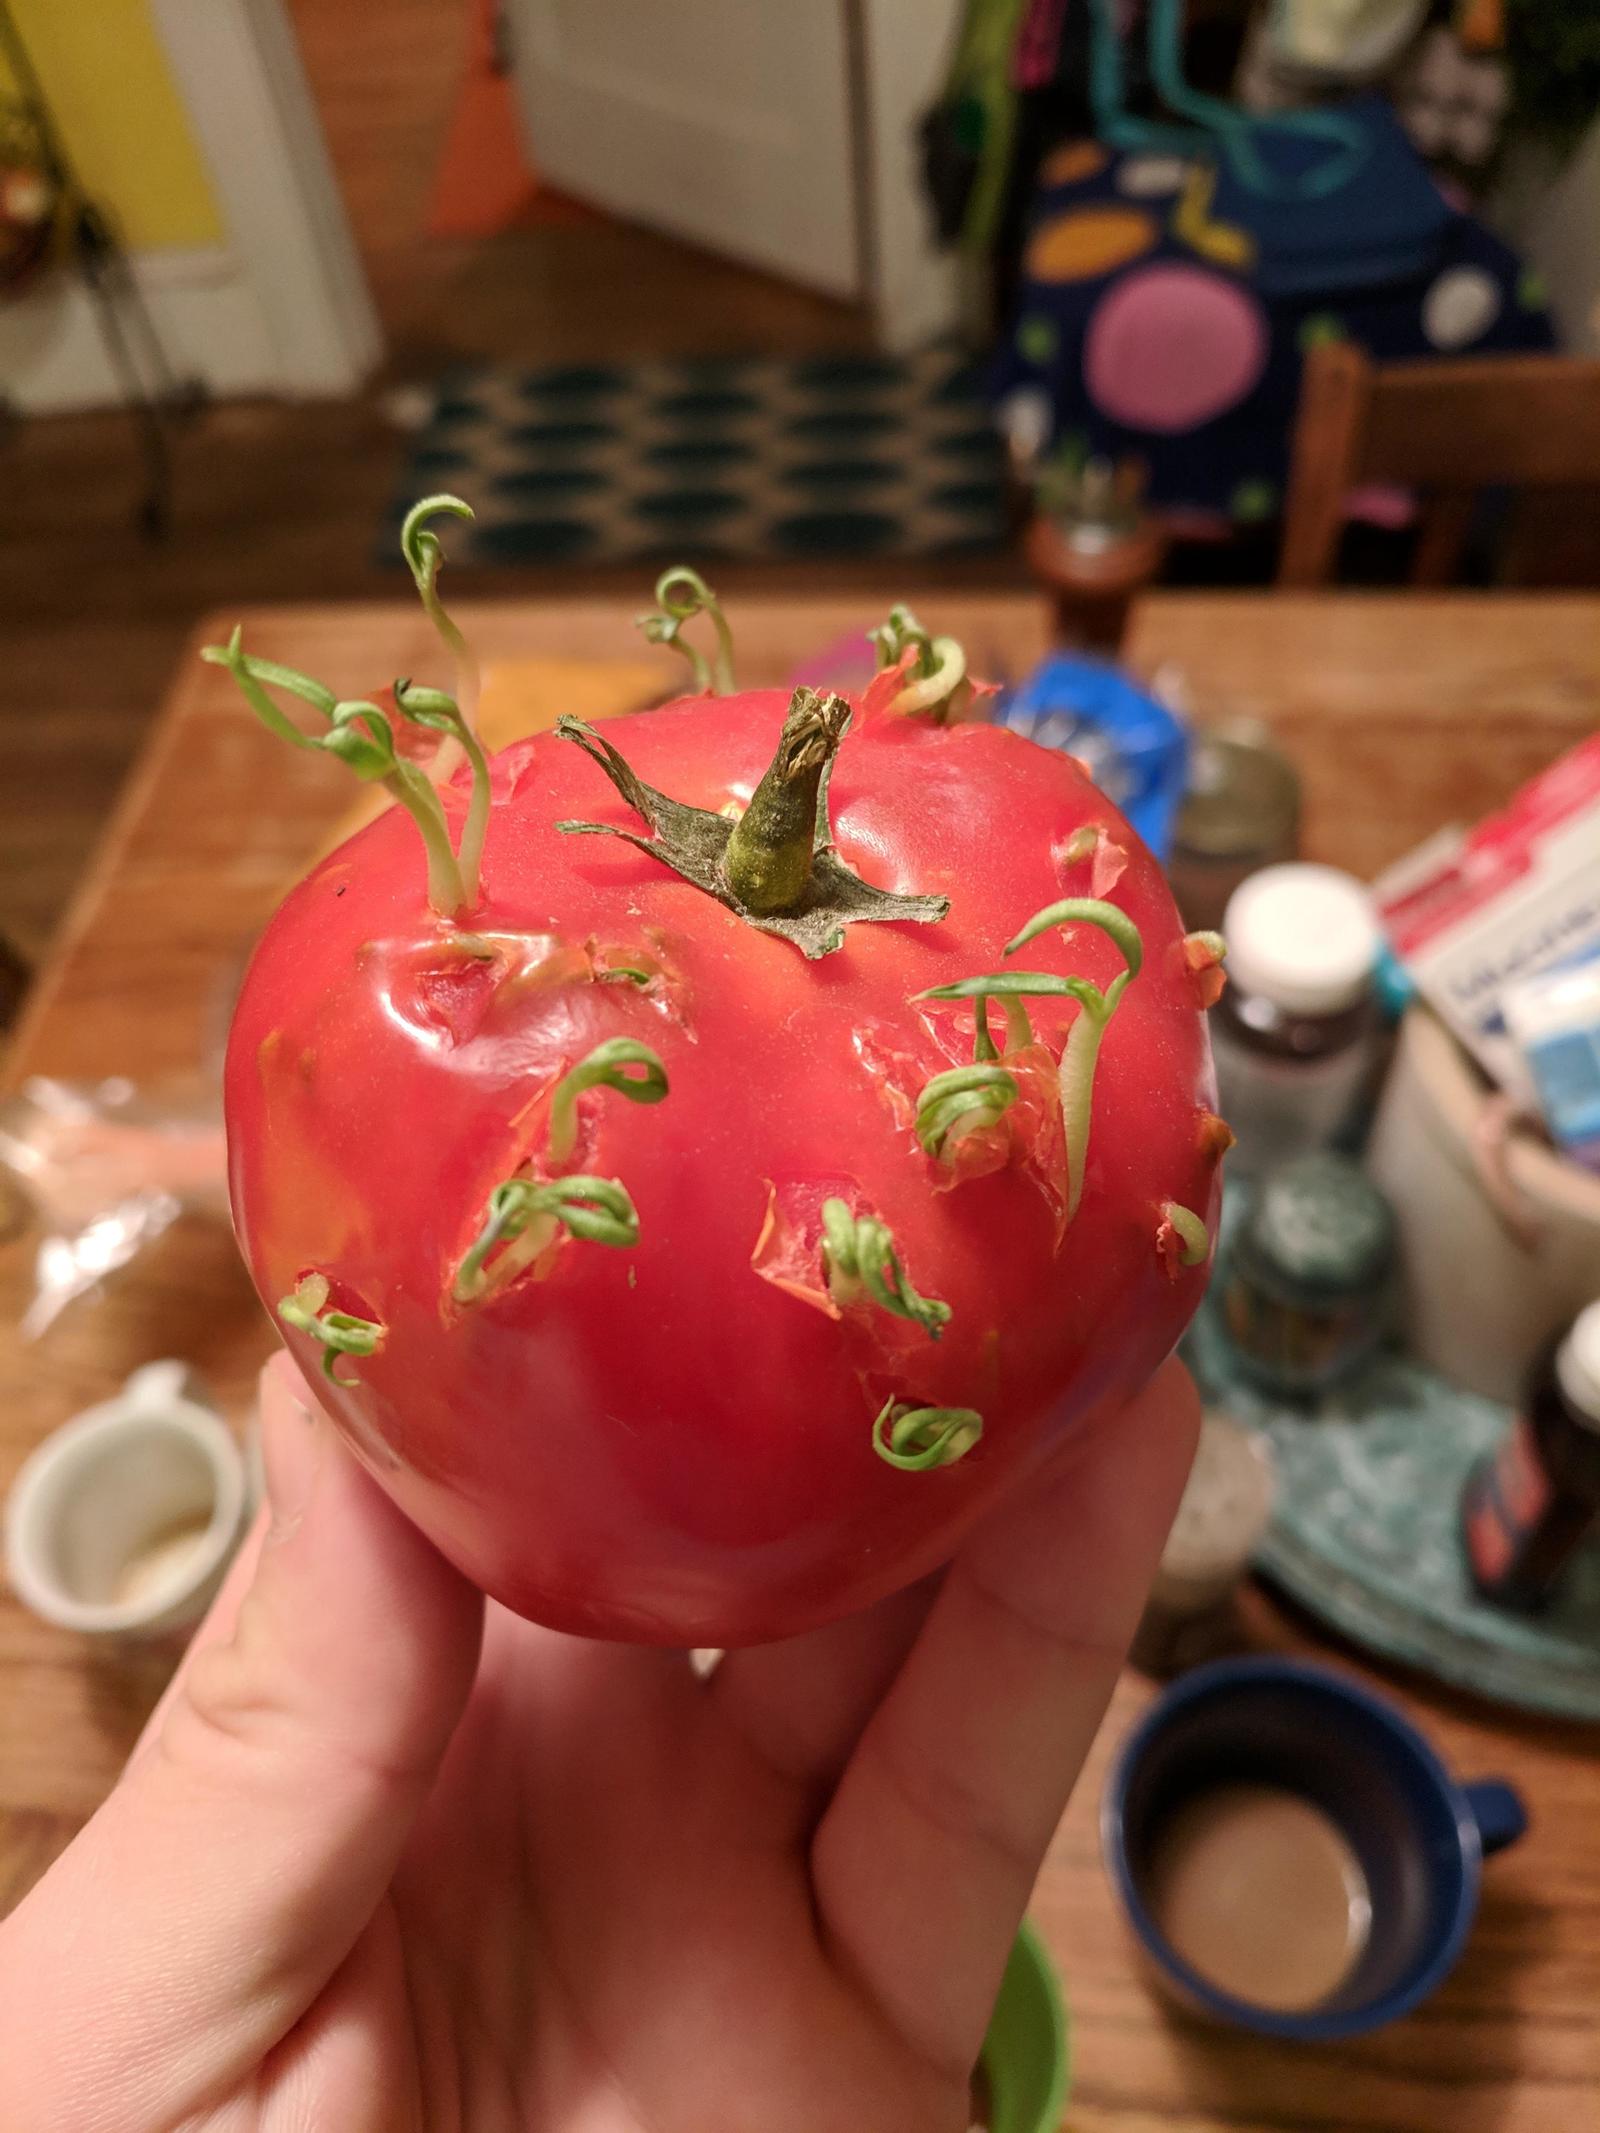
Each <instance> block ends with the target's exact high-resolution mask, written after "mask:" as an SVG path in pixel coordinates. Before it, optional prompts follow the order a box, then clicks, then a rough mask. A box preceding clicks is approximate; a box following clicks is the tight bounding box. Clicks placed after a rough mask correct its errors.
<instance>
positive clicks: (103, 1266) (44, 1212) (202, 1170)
mask: <svg viewBox="0 0 1600 2133" xmlns="http://www.w3.org/2000/svg"><path fill="white" fill-rule="evenodd" d="M5 1184H10V1185H14V1186H15V1187H16V1188H18V1189H19V1190H20V1194H21V1196H22V1198H23V1199H24V1200H25V1201H26V1202H27V1203H28V1205H29V1206H31V1209H32V1211H33V1214H34V1217H35V1219H36V1221H37V1224H38V1226H39V1227H40V1228H41V1229H42V1231H43V1235H42V1236H41V1238H40V1240H39V1243H38V1247H37V1251H36V1255H35V1261H34V1292H33V1296H32V1298H31V1300H30V1301H29V1303H28V1305H27V1308H26V1310H25V1311H24V1312H23V1315H22V1320H21V1330H22V1334H23V1337H24V1338H25V1339H27V1340H35V1339H37V1338H38V1336H39V1335H40V1334H41V1333H43V1332H44V1330H45V1328H46V1327H47V1326H48V1325H50V1323H51V1322H52V1321H53V1320H54V1319H55V1318H57V1317H58V1316H59V1315H60V1313H61V1312H62V1311H63V1310H64V1309H65V1308H66V1306H67V1305H68V1304H69V1303H71V1302H72V1301H73V1299H74V1298H75V1297H78V1296H82V1295H84V1294H85V1293H86V1292H87V1291H88V1290H90V1289H92V1288H94V1287H95V1286H96V1285H97V1284H98V1283H99V1282H101V1281H102V1280H104V1279H105V1277H106V1276H107V1275H108V1274H112V1273H115V1272H116V1270H117V1269H118V1268H119V1267H124V1266H126V1265H127V1264H128V1262H129V1261H130V1260H131V1259H132V1258H133V1257H134V1256H135V1254H136V1253H138V1252H139V1251H141V1250H143V1249H144V1247H145V1246H146V1245H148V1244H150V1243H152V1242H153V1241H154V1239H155V1238H157V1237H159V1236H160V1235H161V1233H162V1231H163V1230H165V1229H167V1228H169V1227H170V1226H171V1225H172V1223H174V1222H175V1221H176V1220H177V1219H178V1217H179V1215H180V1214H183V1213H184V1212H186V1211H189V1210H192V1211H194V1212H197V1213H203V1214H208V1215H213V1216H215V1217H217V1218H219V1219H221V1220H224V1221H225V1220H226V1219H227V1213H228V1198H227V1162H226V1154H225V1149H224V1143H223V1134H222V1120H221V1117H220V1116H219V1114H218V1111H217V1107H216V1101H215V1098H214V1097H204V1096H199V1095H196V1094H193V1093H191V1092H188V1091H186V1090H182V1089H177V1088H174V1089H171V1090H167V1091H162V1092H157V1091H141V1090H139V1089H137V1088H136V1087H135V1086H134V1084H133V1083H132V1082H131V1081H127V1080H125V1079H123V1078H121V1077H117V1078H114V1079H112V1080H109V1081H102V1082H97V1083H75V1082H64V1081H49V1080H45V1079H43V1078H40V1077H37V1076H36V1077H35V1078H34V1079H32V1080H30V1081H26V1082H24V1083H23V1085H22V1087H21V1089H20V1090H19V1091H18V1092H17V1094H16V1095H15V1096H11V1097H8V1098H6V1100H5V1101H4V1102H3V1103H0V1185H5Z"/></svg>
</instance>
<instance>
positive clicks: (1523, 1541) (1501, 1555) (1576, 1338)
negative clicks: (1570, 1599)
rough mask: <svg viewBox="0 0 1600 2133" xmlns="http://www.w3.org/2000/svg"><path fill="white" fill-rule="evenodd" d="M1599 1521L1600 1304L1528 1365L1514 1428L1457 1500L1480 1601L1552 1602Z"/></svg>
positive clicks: (1524, 1606)
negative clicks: (1529, 1373)
mask: <svg viewBox="0 0 1600 2133" xmlns="http://www.w3.org/2000/svg"><path fill="white" fill-rule="evenodd" d="M1597 1522H1600V1302H1596V1303H1592V1304H1590V1305H1589V1306H1588V1307H1587V1309H1586V1310H1583V1311H1580V1312H1579V1313H1578V1315H1577V1317H1576V1318H1575V1319H1574V1320H1573V1322H1572V1324H1571V1326H1570V1327H1569V1328H1568V1329H1567V1331H1566V1333H1565V1334H1564V1335H1563V1336H1562V1338H1561V1339H1560V1340H1559V1341H1557V1342H1556V1343H1555V1345H1554V1347H1552V1348H1549V1349H1547V1350H1546V1351H1545V1354H1544V1356H1543V1357H1542V1358H1541V1360H1540V1361H1539V1363H1538V1364H1536V1365H1535V1367H1534V1371H1533V1375H1532V1377H1531V1379H1530V1380H1529V1384H1528V1389H1527V1393H1526V1396H1525V1397H1524V1400H1523V1402H1522V1407H1521V1411H1520V1412H1519V1413H1518V1415H1517V1417H1516V1420H1515V1421H1514V1422H1513V1423H1512V1425H1511V1427H1510V1428H1509V1429H1508V1430H1507V1431H1506V1434H1505V1436H1504V1437H1503V1438H1502V1439H1501V1441H1500V1444H1499V1447H1498V1449H1497V1450H1495V1451H1494V1452H1491V1453H1490V1454H1489V1456H1488V1457H1487V1458H1485V1459H1480V1460H1479V1461H1478V1463H1477V1465H1476V1466H1475V1467H1473V1469H1472V1471H1471V1472H1470V1473H1469V1474H1468V1476H1467V1479H1466V1484H1465V1486H1464V1487H1463V1489H1462V1491H1461V1539H1462V1545H1463V1546H1464V1547H1465V1549H1466V1554H1467V1566H1468V1568H1469V1569H1470V1571H1471V1572H1472V1582H1473V1583H1474V1584H1475V1585H1476V1586H1477V1588H1478V1590H1479V1591H1480V1592H1481V1593H1482V1594H1483V1596H1484V1598H1485V1599H1487V1600H1493V1601H1495V1602H1496V1603H1497V1604H1498V1605H1499V1606H1501V1607H1512V1608H1517V1609H1519V1610H1522V1611H1524V1612H1527V1611H1530V1610H1532V1609H1534V1608H1537V1607H1542V1606H1543V1605H1544V1603H1545V1602H1546V1601H1547V1600H1548V1599H1549V1598H1550V1597H1551V1595H1552V1594H1553V1593H1554V1591H1555V1589H1556V1587H1557V1585H1558V1584H1559V1582H1560V1579H1561V1574H1562V1572H1563V1571H1564V1570H1565V1569H1566V1567H1567V1564H1568V1563H1569V1562H1570V1561H1571V1560H1572V1557H1573V1556H1574V1555H1575V1554H1576V1553H1577V1550H1578V1549H1579V1547H1580V1546H1581V1545H1582V1543H1583V1542H1584V1540H1585V1539H1587V1538H1588V1536H1589V1535H1590V1534H1591V1533H1592V1532H1594V1530H1595V1528H1596V1524H1597Z"/></svg>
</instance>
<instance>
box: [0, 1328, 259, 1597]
mask: <svg viewBox="0 0 1600 2133" xmlns="http://www.w3.org/2000/svg"><path fill="white" fill-rule="evenodd" d="M247 1495H248V1491H247V1487H246V1476H245V1462H244V1458H243V1455H242V1453H241V1452H240V1449H239V1447H238V1445H237V1443H236V1442H235V1441H234V1438H233V1436H232V1433H231V1432H230V1431H229V1430H228V1428H227V1426H226V1424H225V1423H224V1422H223V1421H222V1420H221V1418H220V1417H219V1416H218V1415H217V1413H216V1412H215V1410H214V1409H213V1408H211V1407H209V1406H208V1405H206V1404H205V1403H204V1400H203V1398H202V1397H201V1396H200V1394H199V1391H198V1388H197V1386H196V1385H195V1383H194V1381H193V1379H192V1378H191V1377H190V1375H189V1373H188V1371H187V1370H186V1369H185V1367H184V1365H183V1364H182V1363H178V1362H164V1363H150V1364H147V1365H146V1367H145V1368H144V1369H143V1370H136V1371H135V1372H134V1374H133V1376H132V1377H131V1378H129V1380H128V1382H127V1383H126V1385H124V1386H123V1388H122V1390H121V1392H119V1393H118V1394H117V1396H116V1397H115V1399H111V1400H107V1401H106V1402H104V1404H103V1405H101V1406H99V1407H91V1408H90V1409H88V1411H87V1412H86V1413H84V1414H81V1415H78V1416H77V1417H76V1418H75V1419H74V1420H73V1421H71V1422H68V1423H66V1424H65V1425H64V1426H63V1427H62V1428H60V1429H58V1430H56V1431H55V1432H54V1433H53V1434H52V1435H50V1436H48V1437H46V1439H45V1440H44V1442H43V1443H42V1444H41V1445H39V1446H38V1447H37V1449H36V1450H35V1451H34V1452H33V1453H32V1454H31V1455H30V1457H29V1458H28V1460H27V1462H26V1463H25V1464H24V1466H23V1468H22V1471H21V1473H20V1474H19V1475H18V1476H17V1479H16V1483H15V1485H14V1487H13V1488H12V1491H11V1494H10V1497H9V1498H8V1499H7V1503H6V1521H5V1541H6V1567H7V1569H8V1571H9V1573H10V1577H11V1583H12V1585H13V1587H14V1588H15V1590H16V1593H17V1597H18V1598H19V1599H20V1600H21V1601H22V1602H23V1604H24V1605H25V1606H27V1607H30V1608H32V1610H33V1612H34V1613H35V1614H36V1615H40V1616H42V1617H43V1618H44V1620H45V1621H47V1622H53V1623H55V1624H57V1625H58V1626H59V1627H60V1628H62V1629H72V1630H77V1631H79V1632H80V1633H82V1634H84V1635H87V1636H97V1637H111V1638H126V1639H147V1638H160V1637H165V1636H168V1635H170V1634H172V1633H173V1632H175V1631H179V1630H183V1629H187V1628H188V1627H190V1626H191V1625H192V1624H193V1623H195V1622H197V1621H198V1620H199V1618H200V1616H201V1615H202V1614H203V1613H204V1612H205V1610H206V1608H207V1607H208V1606H209V1605H210V1603H211V1600H212V1598H213V1596H214V1595H215V1593H216V1590H217V1587H218V1586H219V1585H220V1584H221V1582H222V1577H223V1573H224V1572H225V1570H226V1569H227V1567H228V1563H229V1560H230V1558H231V1557H232V1555H233V1552H234V1550H235V1548H236V1547H237V1546H238V1544H239V1540H240V1537H241V1532H242V1528H243V1525H244V1519H245V1512H246V1505H247Z"/></svg>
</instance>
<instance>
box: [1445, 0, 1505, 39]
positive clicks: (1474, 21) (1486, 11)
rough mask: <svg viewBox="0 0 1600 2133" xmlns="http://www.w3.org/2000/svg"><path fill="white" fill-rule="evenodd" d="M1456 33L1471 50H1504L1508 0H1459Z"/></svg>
mask: <svg viewBox="0 0 1600 2133" xmlns="http://www.w3.org/2000/svg"><path fill="white" fill-rule="evenodd" d="M1456 35H1457V36H1458V37H1459V38H1460V40H1461V42H1462V44H1463V45H1464V46H1465V47H1466V49H1467V50H1468V51H1469V52H1503V51H1504V50H1505V43H1506V0H1458V4H1457V7H1456Z"/></svg>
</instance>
